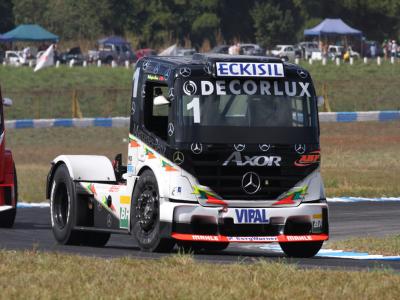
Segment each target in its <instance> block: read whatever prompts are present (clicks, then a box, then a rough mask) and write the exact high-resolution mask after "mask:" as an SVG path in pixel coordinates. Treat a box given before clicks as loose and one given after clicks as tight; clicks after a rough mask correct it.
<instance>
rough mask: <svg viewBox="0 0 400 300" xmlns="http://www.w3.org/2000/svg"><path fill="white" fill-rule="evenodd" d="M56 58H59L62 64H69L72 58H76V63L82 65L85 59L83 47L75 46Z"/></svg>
mask: <svg viewBox="0 0 400 300" xmlns="http://www.w3.org/2000/svg"><path fill="white" fill-rule="evenodd" d="M56 60H59V61H60V63H62V64H69V62H70V61H71V60H74V64H75V65H82V64H83V61H84V60H85V58H84V56H83V54H82V51H81V48H80V47H74V48H71V49H70V50H68V51H66V52H61V53H60V54H59V55H58V56H57V58H56Z"/></svg>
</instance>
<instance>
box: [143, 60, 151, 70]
mask: <svg viewBox="0 0 400 300" xmlns="http://www.w3.org/2000/svg"><path fill="white" fill-rule="evenodd" d="M149 65H150V62H149V61H148V60H146V61H145V62H143V66H142V67H143V70H146V69H147V68H148V67H149Z"/></svg>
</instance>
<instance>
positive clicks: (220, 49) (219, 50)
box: [210, 45, 230, 54]
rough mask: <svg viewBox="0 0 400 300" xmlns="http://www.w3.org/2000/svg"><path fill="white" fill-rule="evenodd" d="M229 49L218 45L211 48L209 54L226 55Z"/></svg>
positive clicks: (226, 46)
mask: <svg viewBox="0 0 400 300" xmlns="http://www.w3.org/2000/svg"><path fill="white" fill-rule="evenodd" d="M229 47H230V46H228V45H218V46H215V47H214V48H212V49H211V51H210V53H220V54H228V51H229Z"/></svg>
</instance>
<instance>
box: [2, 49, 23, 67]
mask: <svg viewBox="0 0 400 300" xmlns="http://www.w3.org/2000/svg"><path fill="white" fill-rule="evenodd" d="M4 60H5V61H6V63H7V64H9V65H12V66H20V65H26V64H27V63H28V60H27V59H26V58H25V57H24V56H23V54H22V52H20V51H6V55H5V57H4Z"/></svg>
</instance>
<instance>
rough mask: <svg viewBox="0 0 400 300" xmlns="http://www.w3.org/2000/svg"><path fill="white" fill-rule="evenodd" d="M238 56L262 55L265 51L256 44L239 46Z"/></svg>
mask: <svg viewBox="0 0 400 300" xmlns="http://www.w3.org/2000/svg"><path fill="white" fill-rule="evenodd" d="M240 54H243V55H264V54H265V50H264V49H263V48H261V46H260V45H257V44H240Z"/></svg>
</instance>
